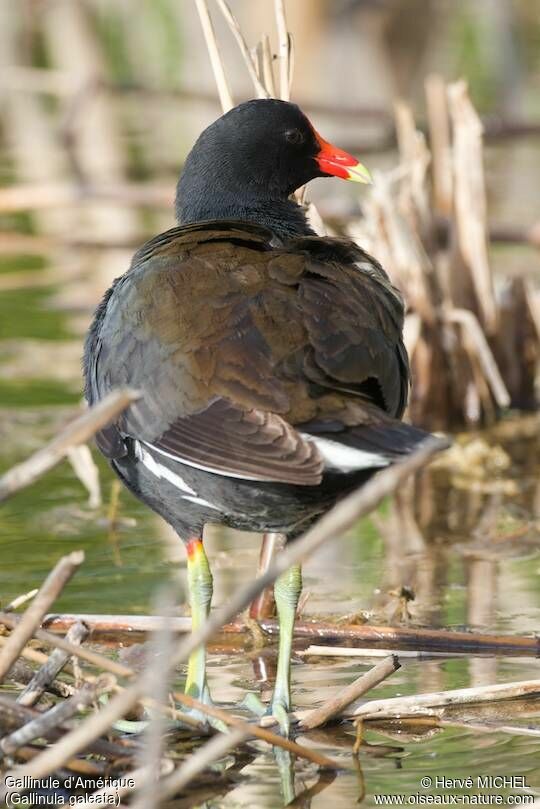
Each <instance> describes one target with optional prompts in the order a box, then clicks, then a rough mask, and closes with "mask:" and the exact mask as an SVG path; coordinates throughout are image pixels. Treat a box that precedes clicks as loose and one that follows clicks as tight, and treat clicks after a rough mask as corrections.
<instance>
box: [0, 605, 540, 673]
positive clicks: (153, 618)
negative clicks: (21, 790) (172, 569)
mask: <svg viewBox="0 0 540 809" xmlns="http://www.w3.org/2000/svg"><path fill="white" fill-rule="evenodd" d="M17 620H18V618H16V617H15V616H13V615H5V614H3V613H0V624H5V626H8V627H13V626H14V625H15V623H16V622H17ZM77 621H83V622H84V623H85V624H87V625H88V627H89V628H90V632H91V635H92V637H93V638H95V639H97V638H103V639H107V638H109V639H110V638H111V636H114V635H126V636H127V641H129V636H130V635H131V637H132V638H133V635H134V634H135V633H141V634H144V633H148V632H155V631H156V630H157V629H159V627H160V626H162V624H163V621H164V619H163V618H162V617H160V616H157V615H95V614H89V613H76V614H60V615H59V614H53V615H46V616H45V618H44V621H43V626H46V627H47V629H46V630H44V629H40V630H38V631H37V632H36V635H35V636H36V638H38V639H39V640H42V641H45V642H48V643H50V644H52V645H54V643H55V641H54V638H55V635H54V633H57V632H59V633H64V632H66V631H67V630H68V629H69V628H70V627H71V626H73V624H74V623H76V622H77ZM170 626H171V629H172V631H173V632H177V633H181V634H188V633H189V632H191V619H190V618H183V617H172V618H170ZM260 626H261V628H262V629H263V630H264V631H265V632H268V633H269V634H271V635H275V634H277V633H278V631H279V627H278V623H277V621H275V620H273V619H269V618H263V619H261V621H260ZM219 633H222V634H224V635H225V636H226V635H238V634H246V635H247V634H248V629H247V627H246V626H245V624H244V623H242V622H241V621H238V622H235V623H230V624H225V625H224V626H223V627H221V628H220V630H219ZM294 637H295V640H299V639H302V638H308V639H309V638H316V639H317V640H323V639H325V640H328V641H331V640H333V641H339V640H342V641H347V642H353V643H361V644H374V646H375V650H374V651H375V654H376V655H377V656H379V655H380V654H381V652H380V650H378V649H377V645H378V644H383V645H384V648H385V649H386V650H388V649H390V651H384V652H383V654H393V653H394V652H395V651H398V652H400V653H402V652H403V650H408V649H410V650H413V651H414V654H418V653H419V651H425V652H426V653H441V654H488V653H489V654H504V655H507V656H513V655H515V656H524V657H525V656H527V657H538V656H539V655H540V638H538V637H527V636H519V635H489V634H486V633H478V632H459V631H455V630H447V629H424V628H422V627H420V628H416V627H403V626H371V625H369V624H367V625H360V626H359V625H357V624H351V625H347V624H341V623H325V622H323V621H297V622H296V624H295V628H294ZM61 642H64V646H63V648H66V649H67V648H68V647H67V646H66V645H65V641H64V639H61ZM313 648H315V649H316V650H317V651H316V652H314V653H316V654H323V655H324V654H332V648H333V647H327V646H321V647H310V648H309V650H307V651H306V652H302V654H307V653H308V652H309V651H310V650H311V649H313ZM319 648H320V651H319ZM361 651H362V650H357V649H356V648H355V647H352V648H350V649H349V648H344V649H343V648H341V651H340V648H337V649H336V653H337V654H338V655H339V654H344V655H347V654H350V655H354V654H358V653H359V652H361ZM71 653H72V654H76V652H75V650H73V651H72V652H71ZM90 654H91V653H90ZM366 654H367V651H366ZM88 661H89V662H92V661H91V660H90V658H88Z"/></svg>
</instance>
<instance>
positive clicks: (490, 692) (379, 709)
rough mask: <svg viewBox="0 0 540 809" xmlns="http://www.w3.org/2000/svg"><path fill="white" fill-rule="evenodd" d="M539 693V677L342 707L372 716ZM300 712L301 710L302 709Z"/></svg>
mask: <svg viewBox="0 0 540 809" xmlns="http://www.w3.org/2000/svg"><path fill="white" fill-rule="evenodd" d="M538 694H540V680H523V681H521V682H512V683H498V684H495V685H482V686H475V687H473V688H456V689H452V690H449V691H436V692H433V693H429V694H414V695H413V696H410V697H390V698H389V699H380V700H371V701H369V702H366V703H363V704H361V705H360V706H358V707H357V708H355V709H354V710H351V711H345V712H344V717H346V718H347V719H368V718H369V719H375V718H382V717H383V716H384V717H396V716H399V715H402V714H414V713H418V712H421V711H425V710H426V709H437V708H448V707H455V706H461V705H475V704H478V703H481V702H496V701H497V700H503V699H504V700H507V699H517V698H519V697H531V696H534V695H538ZM302 713H303V712H302Z"/></svg>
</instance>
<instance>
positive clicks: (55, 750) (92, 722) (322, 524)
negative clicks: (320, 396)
mask: <svg viewBox="0 0 540 809" xmlns="http://www.w3.org/2000/svg"><path fill="white" fill-rule="evenodd" d="M445 446H447V443H446V442H444V441H441V440H440V439H436V438H431V439H429V440H427V441H426V442H425V443H424V445H423V446H422V447H421V448H419V449H418V450H416V451H415V452H414V453H413V454H411V455H410V456H409V457H407V458H406V459H405V460H403V461H401V462H400V463H398V464H396V465H394V466H391V467H388V468H386V469H383V470H382V471H381V472H380V473H379V474H378V475H377V476H376V477H374V478H372V479H371V480H370V481H369V482H368V483H366V484H365V485H364V486H363V487H361V488H360V489H359V490H357V491H355V492H353V493H352V494H350V495H348V496H347V497H345V498H344V499H343V500H342V501H341V502H339V503H338V504H337V505H336V506H334V508H332V509H331V510H330V511H329V512H327V514H325V515H324V516H323V517H321V519H320V520H319V521H318V522H317V523H316V524H315V525H314V526H312V528H310V529H309V530H308V531H307V532H306V533H305V534H303V535H302V536H301V537H299V538H298V539H297V540H295V542H294V543H293V544H291V545H290V546H289V547H287V548H285V549H284V551H283V553H282V554H280V556H279V557H278V558H277V559H276V561H275V562H274V564H273V565H272V567H271V568H270V569H269V570H268V571H267V572H266V573H265V574H264V575H263V576H261V577H259V578H258V579H256V580H255V581H253V582H249V583H248V584H246V585H245V586H244V587H242V588H240V589H239V590H238V591H237V592H236V594H235V595H233V597H232V598H231V599H229V601H228V602H227V603H226V604H224V605H223V606H222V607H220V608H219V609H217V610H216V611H215V612H214V613H212V614H211V616H210V617H209V619H208V620H207V621H206V622H205V624H204V625H203V626H202V627H201V628H200V629H199V630H198V631H196V632H194V633H193V634H192V635H191V636H190V637H188V638H186V639H185V640H184V641H183V642H182V643H181V644H180V645H179V647H178V648H177V650H176V652H175V653H174V654H172V655H171V656H170V658H169V659H168V660H167V661H163V665H164V667H166V668H167V670H168V671H169V672H171V671H172V670H173V668H174V667H175V666H177V665H178V664H179V663H182V662H184V661H185V660H186V659H187V657H188V656H189V655H190V654H191V652H192V651H193V650H194V649H196V648H197V647H198V646H200V645H201V644H202V643H205V642H206V641H207V640H208V639H209V638H210V637H211V636H212V635H213V634H214V633H215V632H216V631H218V630H219V629H220V627H221V626H223V625H224V624H225V623H227V621H230V620H231V618H233V617H234V616H235V615H237V614H238V613H239V612H241V611H242V610H243V609H245V608H246V607H247V606H248V604H249V603H250V602H251V601H253V599H254V598H255V597H256V596H257V595H258V594H259V593H260V592H261V591H262V590H263V589H264V588H265V587H268V585H270V584H272V583H273V582H274V581H275V580H276V578H277V577H278V576H279V575H281V574H282V573H284V572H285V571H286V570H287V569H288V568H290V567H291V566H292V565H293V564H295V563H297V562H301V561H303V560H305V559H306V558H307V557H308V556H310V555H311V554H312V553H313V552H314V551H315V550H316V549H317V548H318V547H319V546H320V545H322V544H323V543H324V542H325V541H327V540H328V539H329V538H331V537H333V536H335V535H336V534H340V533H342V532H344V531H345V530H346V529H348V528H349V527H350V526H351V525H352V524H353V523H354V522H356V520H358V518H359V517H361V516H363V515H364V514H366V513H368V512H369V511H371V510H372V509H374V508H375V507H376V506H377V505H378V504H379V503H380V502H381V500H382V499H383V498H384V497H386V496H388V495H389V494H391V493H392V492H393V491H394V490H395V489H396V487H397V486H399V485H400V484H401V483H402V482H403V481H404V480H405V479H406V478H407V477H408V476H409V475H410V474H412V473H413V472H416V471H417V470H419V469H421V468H422V467H423V466H425V465H426V464H427V463H428V462H429V460H430V459H431V458H432V457H433V456H434V454H435V453H437V452H439V451H440V450H441V449H442V448H444V447H445ZM144 694H145V677H144V675H143V676H139V677H138V678H137V679H136V680H135V681H134V682H133V683H131V684H130V685H128V687H127V688H126V689H125V690H124V691H121V692H120V693H119V694H117V695H115V696H114V697H113V698H112V699H111V700H110V701H109V702H108V703H107V705H105V706H104V707H103V708H102V709H101V710H100V711H99V712H97V713H95V714H93V715H92V716H91V717H89V718H88V719H87V720H86V722H84V723H82V724H81V725H80V726H79V727H76V728H74V729H73V730H72V731H70V732H69V733H67V734H66V735H65V736H64V737H63V738H62V739H60V740H59V741H58V743H57V744H55V745H54V747H51V748H49V749H47V750H44V751H43V753H41V754H40V755H39V756H37V757H36V758H35V759H34V760H33V761H32V762H29V763H27V764H25V765H23V766H22V767H20V768H18V770H17V775H18V776H30V777H33V778H40V777H43V776H45V775H47V774H48V773H50V772H53V771H54V770H55V769H57V768H58V767H61V766H62V765H63V763H64V762H65V761H66V760H67V759H68V758H72V757H73V756H74V755H75V754H76V753H78V752H79V751H80V750H82V749H83V748H84V747H86V746H87V745H88V744H89V743H90V742H91V741H93V740H95V739H97V738H98V737H99V736H101V735H102V734H103V733H105V732H106V731H107V730H108V729H109V728H110V726H111V725H112V724H114V722H116V721H117V720H118V719H120V718H121V717H123V716H124V715H125V714H126V713H127V712H128V711H130V710H131V709H132V708H133V706H134V705H135V704H136V703H137V702H138V701H140V700H141V699H142V698H143V697H144ZM234 733H236V731H234ZM238 733H240V731H238ZM243 737H244V734H243V732H242V738H243Z"/></svg>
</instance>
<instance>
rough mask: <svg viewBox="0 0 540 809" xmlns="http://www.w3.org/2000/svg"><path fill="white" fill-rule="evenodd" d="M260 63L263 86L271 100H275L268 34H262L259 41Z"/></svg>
mask: <svg viewBox="0 0 540 809" xmlns="http://www.w3.org/2000/svg"><path fill="white" fill-rule="evenodd" d="M261 62H262V75H263V78H264V86H265V87H266V89H267V90H268V92H269V93H270V96H271V98H275V97H276V83H275V79H274V65H273V57H272V48H271V46H270V37H269V36H268V34H263V37H262V39H261Z"/></svg>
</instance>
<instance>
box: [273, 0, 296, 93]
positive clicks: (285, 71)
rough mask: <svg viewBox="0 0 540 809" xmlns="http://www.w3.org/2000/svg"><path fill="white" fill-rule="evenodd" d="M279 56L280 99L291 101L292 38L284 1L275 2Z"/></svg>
mask: <svg viewBox="0 0 540 809" xmlns="http://www.w3.org/2000/svg"><path fill="white" fill-rule="evenodd" d="M274 11H275V17H276V29H277V35H278V54H279V97H280V98H281V99H282V100H283V101H290V100H291V78H292V77H291V72H290V37H289V32H288V29H287V19H286V16H285V4H284V0H274Z"/></svg>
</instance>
